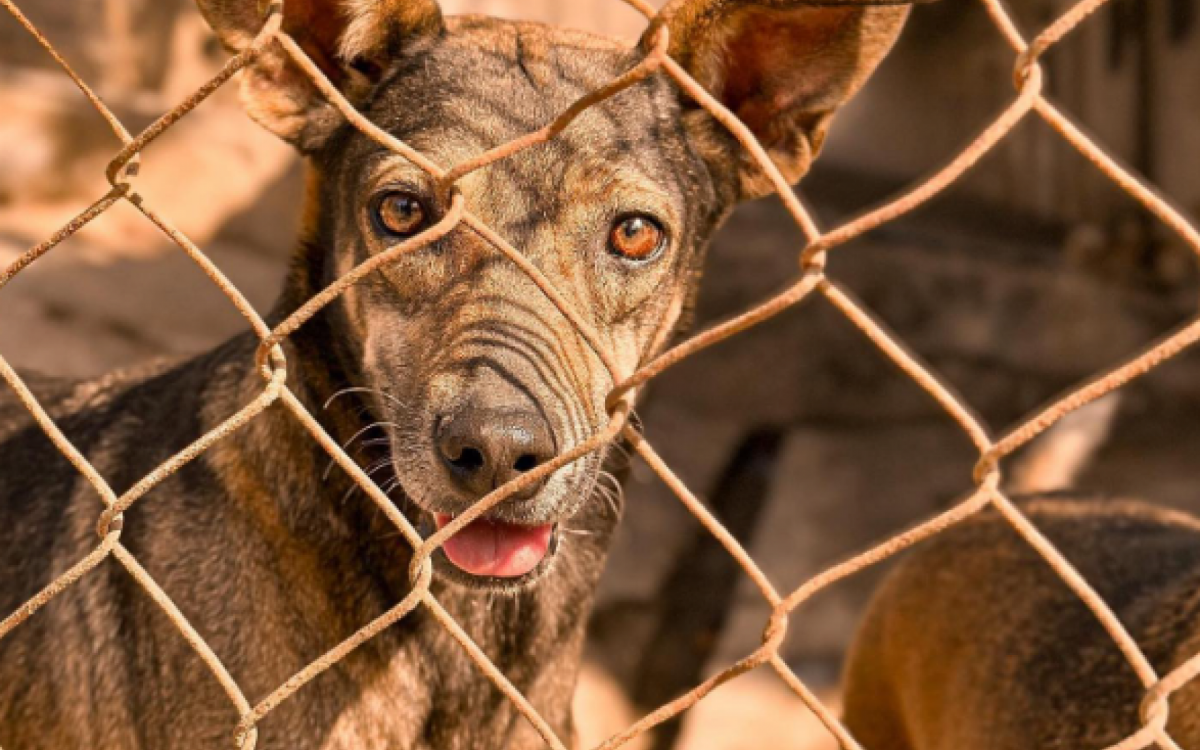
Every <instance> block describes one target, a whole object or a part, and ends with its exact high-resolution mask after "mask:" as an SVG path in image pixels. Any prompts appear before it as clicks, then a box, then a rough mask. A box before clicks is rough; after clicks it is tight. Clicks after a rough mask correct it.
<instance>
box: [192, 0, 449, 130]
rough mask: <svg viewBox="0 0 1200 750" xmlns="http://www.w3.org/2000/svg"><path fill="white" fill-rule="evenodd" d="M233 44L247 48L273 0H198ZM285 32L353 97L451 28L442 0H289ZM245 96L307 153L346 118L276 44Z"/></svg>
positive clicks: (250, 75) (253, 73)
mask: <svg viewBox="0 0 1200 750" xmlns="http://www.w3.org/2000/svg"><path fill="white" fill-rule="evenodd" d="M197 3H198V4H199V6H200V11H201V13H202V14H203V15H204V18H205V19H206V20H207V21H208V23H209V25H210V26H211V27H212V28H213V30H214V31H215V32H216V33H217V36H218V37H220V39H221V41H222V42H223V43H224V44H225V46H227V47H229V48H230V49H231V50H234V51H237V50H241V49H244V48H245V47H246V46H247V45H248V44H249V43H250V42H251V41H252V40H253V39H254V37H255V35H256V34H257V33H258V31H259V29H260V28H261V27H262V25H263V23H264V21H265V12H266V9H267V5H268V3H267V1H266V0H197ZM283 7H284V11H283V12H284V17H283V30H284V31H285V32H287V33H288V34H289V35H290V36H291V37H292V38H293V39H295V40H296V43H297V44H298V45H299V46H300V47H301V48H302V49H303V50H304V51H305V52H306V53H307V54H308V56H309V57H310V58H311V59H312V61H313V62H314V63H316V65H317V66H318V67H319V68H320V69H321V70H322V72H324V73H325V75H326V76H327V77H328V78H329V80H330V81H331V82H332V83H333V84H334V85H335V86H337V88H338V89H339V90H340V91H341V92H342V93H343V94H344V95H345V96H346V97H347V98H348V99H349V100H350V101H351V102H352V103H357V102H358V101H359V100H361V99H363V98H364V97H365V96H366V95H367V94H368V93H369V92H370V91H371V90H372V89H373V88H374V86H375V84H377V83H378V82H379V80H380V78H381V77H382V76H383V75H384V73H385V72H386V71H387V69H388V66H389V63H390V61H391V60H393V59H395V57H396V56H397V55H399V54H400V53H401V51H403V50H404V49H406V48H409V47H411V46H415V45H417V44H420V43H422V42H424V41H427V40H430V39H434V38H436V37H438V36H440V35H441V34H442V33H443V31H444V30H445V26H444V24H443V21H442V13H441V9H440V8H439V7H438V4H437V0H286V2H285V3H284V6H283ZM244 76H245V77H244V79H243V83H242V99H243V102H244V103H245V105H246V109H247V111H248V112H249V113H250V115H251V116H252V117H253V118H254V119H255V120H257V121H258V122H259V123H261V124H262V125H264V126H265V127H266V128H267V129H268V130H271V131H272V132H274V133H275V134H276V135H278V136H280V137H281V138H283V139H284V140H287V141H290V142H291V143H293V144H295V145H296V146H297V147H298V148H300V150H301V151H313V150H315V149H317V148H320V146H321V145H322V144H324V143H325V141H327V140H328V138H329V136H330V135H331V134H332V133H333V132H334V131H335V130H337V128H338V127H340V126H341V125H342V124H343V120H342V118H341V116H340V115H339V114H338V113H337V112H336V110H335V109H334V108H333V106H332V105H330V104H329V103H328V102H327V101H326V99H325V97H324V96H323V95H322V94H321V93H320V91H319V90H318V89H317V88H316V86H315V85H314V84H313V83H312V82H311V80H310V79H309V78H308V76H307V75H305V73H304V71H302V70H301V69H300V67H299V66H297V65H296V64H295V63H294V62H293V61H291V60H290V59H289V58H288V55H287V53H286V52H285V51H284V50H283V48H282V47H281V46H280V45H279V44H278V43H274V44H272V45H271V46H270V47H269V48H268V49H267V50H266V51H265V52H264V54H262V55H261V56H260V57H259V58H258V59H257V60H256V61H255V62H254V63H253V64H252V65H250V66H249V67H248V68H247V69H246V71H245V73H244Z"/></svg>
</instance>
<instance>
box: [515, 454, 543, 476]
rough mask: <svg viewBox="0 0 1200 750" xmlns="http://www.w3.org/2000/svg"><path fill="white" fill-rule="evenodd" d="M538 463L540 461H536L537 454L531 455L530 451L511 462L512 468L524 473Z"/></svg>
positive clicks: (531, 469)
mask: <svg viewBox="0 0 1200 750" xmlns="http://www.w3.org/2000/svg"><path fill="white" fill-rule="evenodd" d="M539 463H540V462H539V461H538V458H537V456H535V455H533V454H532V453H526V454H524V455H523V456H521V457H519V458H518V459H517V460H516V463H514V464H513V468H514V469H516V470H517V471H519V472H521V473H522V474H524V473H525V472H527V471H533V470H534V469H536V468H537V465H538V464H539Z"/></svg>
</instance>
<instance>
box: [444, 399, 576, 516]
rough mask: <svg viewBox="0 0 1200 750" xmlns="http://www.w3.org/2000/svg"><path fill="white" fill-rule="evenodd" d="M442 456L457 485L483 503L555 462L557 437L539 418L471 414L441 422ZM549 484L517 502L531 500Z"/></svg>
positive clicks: (511, 413) (536, 487)
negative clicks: (498, 490) (501, 488)
mask: <svg viewBox="0 0 1200 750" xmlns="http://www.w3.org/2000/svg"><path fill="white" fill-rule="evenodd" d="M436 442H437V451H438V455H439V456H440V457H441V460H442V463H443V464H444V465H445V466H446V468H447V469H449V471H450V476H451V477H453V479H454V482H455V483H456V484H457V485H458V486H459V487H461V488H462V489H463V490H466V491H467V492H470V493H471V494H473V495H475V496H476V497H483V496H484V495H486V494H487V493H489V492H491V491H492V490H494V489H496V488H497V487H499V486H500V485H502V484H505V483H506V482H509V481H512V480H513V479H516V478H517V477H518V476H520V475H521V474H524V473H525V472H527V471H531V470H533V469H534V468H536V467H538V466H540V465H541V464H543V463H545V462H546V461H549V460H550V459H551V458H553V457H554V453H555V447H554V435H553V433H551V432H550V425H548V424H547V423H546V420H545V419H543V418H542V417H541V416H540V415H538V414H536V413H530V412H525V411H500V410H493V409H472V408H469V407H468V408H466V409H462V410H461V411H459V412H458V413H457V414H455V415H454V416H452V417H448V418H446V419H443V420H442V421H441V424H440V425H439V426H438V431H437V435H436ZM544 483H545V481H544V480H543V481H542V482H538V483H537V484H536V485H534V486H533V487H529V488H527V489H525V490H523V491H521V492H518V493H517V494H516V495H514V496H513V499H528V498H529V497H532V496H533V495H534V494H536V493H537V491H538V490H539V489H541V487H542V485H543V484H544Z"/></svg>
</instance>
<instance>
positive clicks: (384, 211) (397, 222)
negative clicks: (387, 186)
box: [374, 191, 427, 237]
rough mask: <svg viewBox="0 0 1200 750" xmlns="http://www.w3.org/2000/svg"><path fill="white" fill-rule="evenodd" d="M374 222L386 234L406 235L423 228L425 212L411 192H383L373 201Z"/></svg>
mask: <svg viewBox="0 0 1200 750" xmlns="http://www.w3.org/2000/svg"><path fill="white" fill-rule="evenodd" d="M374 213H375V217H374V218H375V224H376V226H377V227H378V228H379V229H380V230H382V231H383V232H386V233H387V234H391V235H395V236H397V237H408V236H409V235H412V234H416V233H417V232H418V231H420V230H421V229H424V228H425V222H426V218H427V217H426V212H425V206H424V205H423V204H422V203H421V199H420V198H418V197H416V196H415V195H413V194H412V193H402V192H399V191H394V192H391V193H384V194H383V195H382V196H380V197H379V198H378V200H376V201H375V212H374Z"/></svg>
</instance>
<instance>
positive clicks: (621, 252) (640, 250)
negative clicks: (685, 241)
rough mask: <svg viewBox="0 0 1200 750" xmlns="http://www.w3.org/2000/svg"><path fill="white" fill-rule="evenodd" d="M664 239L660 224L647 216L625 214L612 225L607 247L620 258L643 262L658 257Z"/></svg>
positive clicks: (665, 237)
mask: <svg viewBox="0 0 1200 750" xmlns="http://www.w3.org/2000/svg"><path fill="white" fill-rule="evenodd" d="M666 239H667V233H666V232H665V231H663V228H662V225H660V224H659V223H658V222H657V221H655V220H654V219H651V218H650V217H649V216H642V215H634V216H626V217H624V218H622V219H618V220H617V223H616V224H615V225H614V226H613V228H612V232H611V233H610V234H609V235H608V248H609V250H610V251H612V252H613V253H614V254H615V255H618V256H620V257H622V258H626V259H628V260H635V261H642V262H645V261H649V260H652V259H654V258H656V257H658V255H659V254H660V253H661V252H662V250H663V248H664V247H665V246H666V244H667V242H666Z"/></svg>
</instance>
